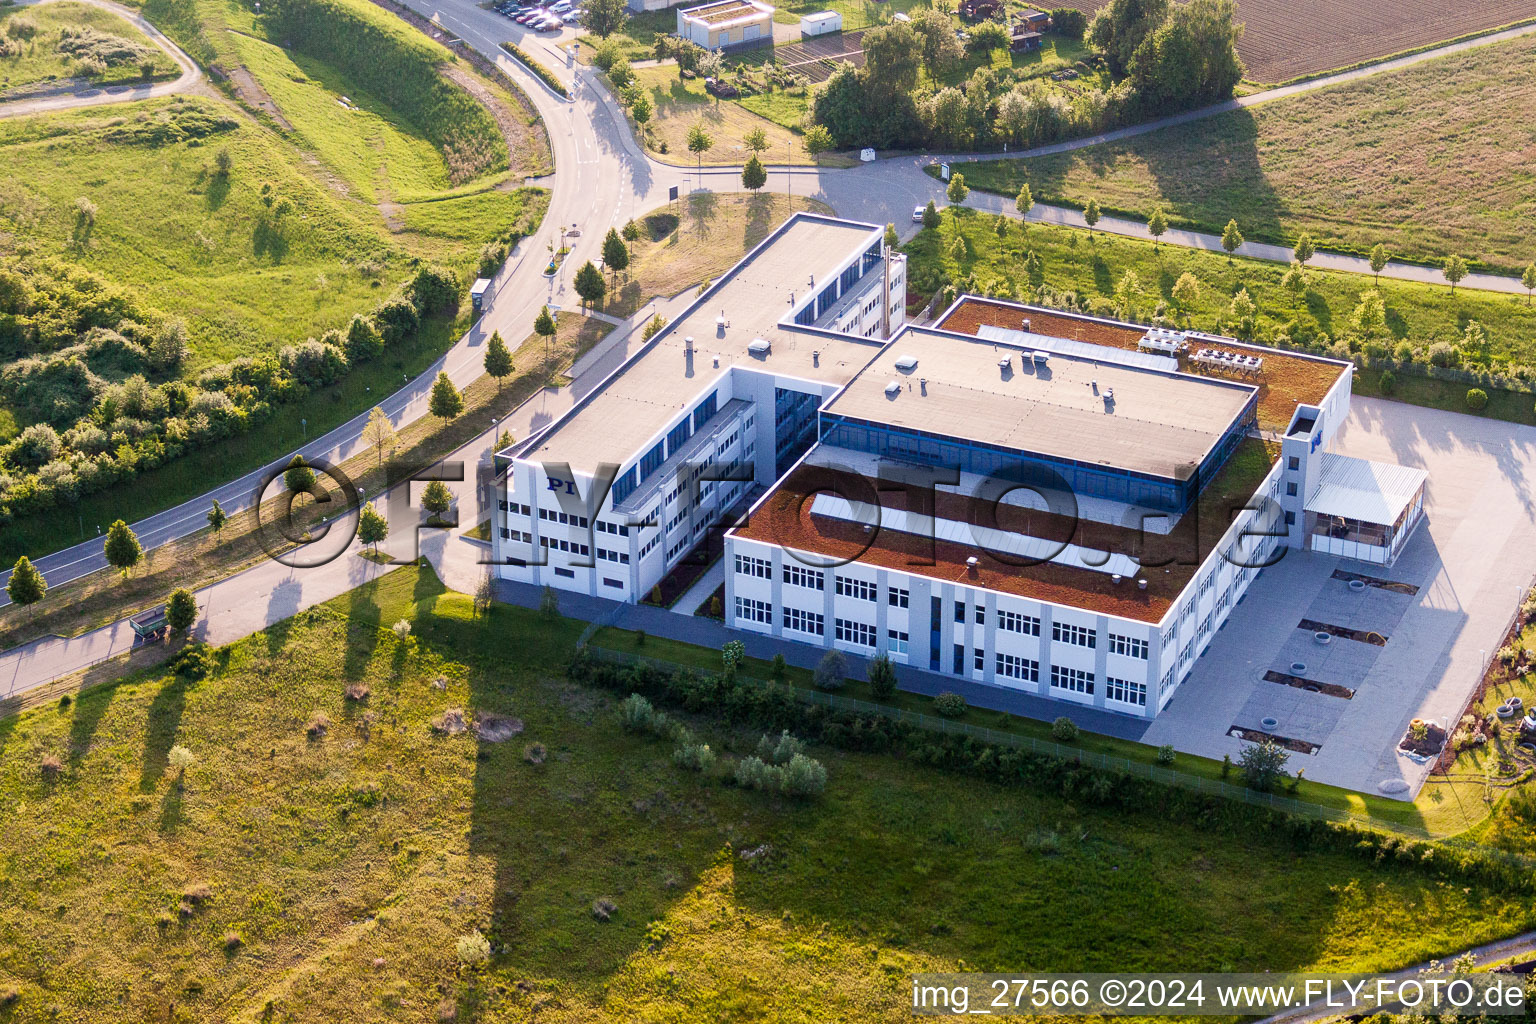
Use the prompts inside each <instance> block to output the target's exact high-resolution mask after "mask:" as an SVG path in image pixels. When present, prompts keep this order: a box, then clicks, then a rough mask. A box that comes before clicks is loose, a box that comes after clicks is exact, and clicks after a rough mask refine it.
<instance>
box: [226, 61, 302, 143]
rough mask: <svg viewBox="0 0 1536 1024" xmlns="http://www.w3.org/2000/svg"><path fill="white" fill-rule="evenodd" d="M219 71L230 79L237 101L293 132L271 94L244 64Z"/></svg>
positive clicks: (290, 124)
mask: <svg viewBox="0 0 1536 1024" xmlns="http://www.w3.org/2000/svg"><path fill="white" fill-rule="evenodd" d="M219 70H220V72H221V73H222V74H223V75H224V77H225V78H228V79H229V84H230V87H231V88H233V89H234V90H235V99H237V100H239V101H240V102H241V103H244V104H245V105H246V106H248V107H250V108H251V109H252V110H259V111H261V112H262V113H264V114H266V115H267V116H268V117H270V118H271V119H272V120H273V121H275V122H276V123H277V126H278V127H279V128H281V129H282V130H283V131H285V132H291V131H293V123H292V122H291V121H289V120H288V119H287V118H286V117H284V116H283V112H282V111H281V110H280V109H278V106H277V104H276V103H275V102H273V100H272V96H271V94H270V93H268V92H267V90H265V89H263V88H262V87H261V83H260V82H258V81H256V76H255V75H253V74H251V73H250V72H249V71H247V70H246V67H245V65H244V64H237V65H236V66H235V67H234V68H232V69H230V70H228V71H225V70H224V69H222V68H220V69H219Z"/></svg>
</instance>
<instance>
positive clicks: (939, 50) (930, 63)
mask: <svg viewBox="0 0 1536 1024" xmlns="http://www.w3.org/2000/svg"><path fill="white" fill-rule="evenodd" d="M911 31H912V33H913V34H914V35H915V36H916V39H915V43H916V45H917V55H918V58H919V59H920V60H921V61H922V65H923V69H924V70H925V71H927V72H928V77H929V78H933V79H937V78H939V76H941V75H943V74H944V73H945V72H946V71H948V70H949V69H950V68H952V67H954V66H955V62H956V61H958V60H960V58H961V57H963V56H964V53H963V52H962V51H961V49H960V41H959V40H958V39H956V38H955V26H954V23H953V22H952V21H950V18H949V12H947V11H941V10H937V9H935V8H932V7H929V8H925V9H924V10H923V11H921V12H920V13H919V14H917V15H916V16H915V17H913V19H912V23H911ZM914 77H915V76H914ZM913 84H914V85H915V84H916V82H915V81H914V82H913Z"/></svg>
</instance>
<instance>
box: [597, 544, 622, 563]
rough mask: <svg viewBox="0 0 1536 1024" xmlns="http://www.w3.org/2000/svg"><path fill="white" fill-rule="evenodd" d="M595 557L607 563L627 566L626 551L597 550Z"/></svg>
mask: <svg viewBox="0 0 1536 1024" xmlns="http://www.w3.org/2000/svg"><path fill="white" fill-rule="evenodd" d="M597 557H598V558H602V559H605V560H607V561H609V562H618V563H619V564H621V565H628V564H629V552H628V551H609V550H608V549H607V548H598V549H597Z"/></svg>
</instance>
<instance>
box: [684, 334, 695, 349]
mask: <svg viewBox="0 0 1536 1024" xmlns="http://www.w3.org/2000/svg"><path fill="white" fill-rule="evenodd" d="M683 351H684V352H692V351H693V335H691V334H689V335H687V336H685V337H684V338H683Z"/></svg>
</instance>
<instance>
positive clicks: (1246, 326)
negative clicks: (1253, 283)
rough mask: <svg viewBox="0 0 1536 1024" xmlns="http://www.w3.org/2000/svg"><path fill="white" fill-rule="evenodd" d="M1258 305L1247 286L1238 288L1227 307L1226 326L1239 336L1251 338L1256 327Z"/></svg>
mask: <svg viewBox="0 0 1536 1024" xmlns="http://www.w3.org/2000/svg"><path fill="white" fill-rule="evenodd" d="M1258 320H1259V307H1258V306H1257V305H1255V304H1254V301H1253V296H1252V295H1249V294H1248V289H1247V288H1239V289H1238V290H1237V294H1236V295H1234V296H1232V304H1231V305H1230V306H1228V307H1227V326H1228V328H1229V329H1230V330H1231V331H1232V332H1233V333H1234V334H1236V335H1237V336H1238V337H1239V338H1251V337H1253V334H1254V331H1255V330H1256V329H1257V327H1258Z"/></svg>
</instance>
